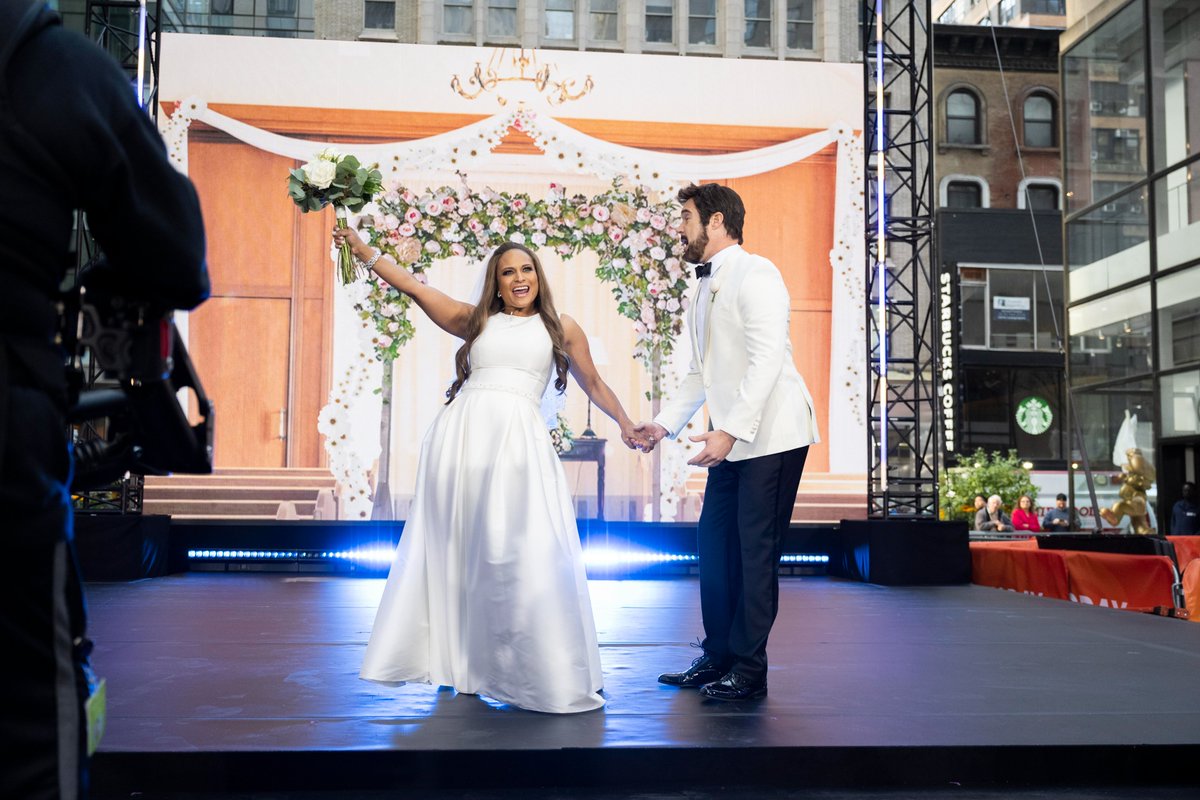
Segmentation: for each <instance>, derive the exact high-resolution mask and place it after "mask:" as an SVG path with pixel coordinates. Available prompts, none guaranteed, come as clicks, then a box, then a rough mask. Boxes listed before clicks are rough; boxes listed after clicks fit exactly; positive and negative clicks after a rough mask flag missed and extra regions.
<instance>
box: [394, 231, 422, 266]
mask: <svg viewBox="0 0 1200 800" xmlns="http://www.w3.org/2000/svg"><path fill="white" fill-rule="evenodd" d="M420 257H421V243H420V242H418V241H417V240H416V239H413V238H411V237H410V238H406V239H401V240H400V244H398V245H396V260H397V261H399V262H400V263H401V264H415V263H416V262H417V260H418V259H419V258H420Z"/></svg>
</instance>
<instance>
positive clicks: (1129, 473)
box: [1100, 447, 1155, 534]
mask: <svg viewBox="0 0 1200 800" xmlns="http://www.w3.org/2000/svg"><path fill="white" fill-rule="evenodd" d="M1121 469H1122V472H1121V474H1120V475H1119V476H1117V477H1118V478H1119V479H1120V481H1121V489H1120V491H1119V492H1117V494H1118V495H1119V496H1120V498H1121V499H1120V500H1118V501H1117V502H1115V503H1113V504H1112V507H1111V508H1103V509H1101V510H1100V516H1101V517H1103V518H1104V521H1105V522H1107V523H1108V524H1109V525H1116V524H1117V523H1118V522H1119V521H1120V520H1121V517H1123V516H1125V515H1126V514H1128V515H1129V531H1130V532H1131V533H1142V534H1145V533H1154V529H1153V528H1151V527H1150V524H1149V518H1148V517H1147V506H1146V490H1147V489H1149V488H1150V487H1151V486H1153V485H1154V477H1155V473H1154V465H1153V464H1151V463H1150V462H1149V461H1147V460H1146V457H1145V456H1144V455H1142V450H1141V448H1138V447H1130V448H1129V449H1128V450H1126V451H1125V463H1124V464H1123V465H1122V467H1121Z"/></svg>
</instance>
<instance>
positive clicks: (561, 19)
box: [546, 0, 575, 41]
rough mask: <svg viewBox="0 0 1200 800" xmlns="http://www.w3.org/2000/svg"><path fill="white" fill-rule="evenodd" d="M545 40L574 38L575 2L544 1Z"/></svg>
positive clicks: (564, 0)
mask: <svg viewBox="0 0 1200 800" xmlns="http://www.w3.org/2000/svg"><path fill="white" fill-rule="evenodd" d="M546 38H547V39H554V40H558V41H563V40H567V41H569V40H572V39H574V38H575V0H546Z"/></svg>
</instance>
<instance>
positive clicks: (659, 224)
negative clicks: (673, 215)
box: [650, 214, 667, 231]
mask: <svg viewBox="0 0 1200 800" xmlns="http://www.w3.org/2000/svg"><path fill="white" fill-rule="evenodd" d="M650 227H651V228H654V230H656V231H661V230H662V229H663V228H665V227H667V218H666V217H664V216H663V215H662V214H651V215H650Z"/></svg>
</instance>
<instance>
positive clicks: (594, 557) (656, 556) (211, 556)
mask: <svg viewBox="0 0 1200 800" xmlns="http://www.w3.org/2000/svg"><path fill="white" fill-rule="evenodd" d="M393 552H394V551H393V550H391V549H390V548H380V547H374V548H360V549H355V550H238V549H223V548H213V549H205V550H188V553H187V555H188V558H189V559H192V560H195V561H229V560H237V561H279V560H281V559H282V560H288V561H296V560H305V561H354V562H357V563H364V564H379V565H380V566H383V565H386V564H389V563H391V560H392V554H393ZM583 560H584V563H586V564H587V565H588V566H595V567H601V566H623V565H634V564H641V565H648V564H673V563H674V564H694V563H696V562H697V561H698V560H699V559H698V557H697V556H696V555H695V554H694V553H661V552H655V551H650V550H639V551H617V550H606V549H603V548H600V549H588V550H584V552H583ZM828 562H829V556H827V555H823V554H813V553H786V554H784V555H783V556H782V557H780V559H779V563H781V564H826V563H828Z"/></svg>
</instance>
